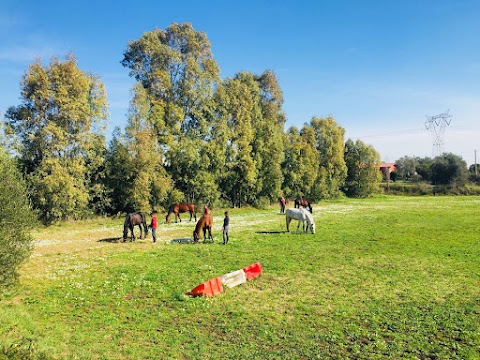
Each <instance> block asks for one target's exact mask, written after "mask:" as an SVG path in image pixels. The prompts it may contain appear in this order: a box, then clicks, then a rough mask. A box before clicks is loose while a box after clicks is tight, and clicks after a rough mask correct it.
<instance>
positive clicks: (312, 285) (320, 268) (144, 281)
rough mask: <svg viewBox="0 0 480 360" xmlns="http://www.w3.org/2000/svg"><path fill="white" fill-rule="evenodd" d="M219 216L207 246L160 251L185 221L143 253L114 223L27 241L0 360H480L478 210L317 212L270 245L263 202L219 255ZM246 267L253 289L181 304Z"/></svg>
mask: <svg viewBox="0 0 480 360" xmlns="http://www.w3.org/2000/svg"><path fill="white" fill-rule="evenodd" d="M223 211H224V209H218V210H216V211H214V224H215V225H214V237H215V239H216V242H215V243H213V244H212V243H209V244H202V243H200V244H189V243H187V244H185V243H178V242H176V241H172V240H174V239H181V238H185V237H191V234H192V231H193V227H194V223H193V222H191V223H189V222H188V218H187V217H185V218H186V219H187V221H185V220H184V221H183V222H182V223H181V224H175V223H173V224H169V225H165V224H161V225H160V226H159V229H158V230H157V232H158V237H159V239H160V241H159V243H157V244H153V243H152V242H151V238H148V239H147V240H139V241H138V240H137V242H135V243H119V242H116V241H115V240H116V239H118V238H119V237H120V236H121V234H122V220H121V219H116V220H112V219H96V220H91V221H82V222H78V223H74V222H71V223H65V224H62V225H61V226H52V227H49V228H42V229H37V230H36V231H35V232H34V233H33V236H34V238H35V251H34V254H33V256H32V258H31V259H30V260H29V262H27V263H26V264H25V265H24V266H23V267H22V269H21V279H20V280H21V286H20V288H19V289H18V291H17V292H16V293H15V294H12V295H11V296H9V297H8V298H6V299H3V300H2V301H0V359H2V358H18V359H26V358H31V359H200V358H201V359H479V358H480V241H479V239H480V236H479V235H480V222H479V220H480V198H478V197H380V198H374V199H366V200H351V199H345V200H338V201H329V202H322V203H320V204H316V205H314V213H313V215H314V218H315V222H316V228H317V231H316V233H315V235H312V234H307V235H305V234H296V233H285V218H284V216H282V215H280V214H279V213H278V207H276V206H275V207H272V208H271V209H266V210H256V209H231V210H230V211H231V227H230V234H231V235H230V243H229V244H228V245H227V246H224V245H222V243H221V242H222V241H221V225H222V219H223V216H222V215H223ZM159 215H160V214H159ZM159 220H163V218H162V215H160V216H159ZM161 222H162V221H161ZM292 225H294V226H293V229H295V228H296V224H294V223H292ZM254 262H260V263H261V264H262V266H263V274H262V275H261V276H260V277H258V278H256V279H254V280H251V281H249V282H247V283H245V284H242V285H239V286H237V287H234V288H231V289H229V288H227V289H225V290H224V292H223V293H221V294H218V295H217V296H215V297H211V298H204V297H197V298H192V297H189V296H186V295H185V294H184V293H185V292H186V291H189V290H191V289H192V288H194V287H195V286H197V285H198V284H200V283H203V282H205V281H207V280H209V279H212V278H214V277H217V276H221V275H223V274H225V273H228V272H231V271H234V270H238V269H240V268H243V267H245V266H247V265H250V264H252V263H254Z"/></svg>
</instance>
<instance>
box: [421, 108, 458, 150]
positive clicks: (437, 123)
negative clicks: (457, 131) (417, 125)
mask: <svg viewBox="0 0 480 360" xmlns="http://www.w3.org/2000/svg"><path fill="white" fill-rule="evenodd" d="M449 111H450V109H448V110H447V111H446V112H444V113H441V114H438V115H434V116H428V115H427V121H425V127H426V128H427V130H430V131H431V133H432V135H433V150H432V155H433V157H435V156H438V155H441V154H443V152H444V145H445V143H444V141H443V135H444V134H445V128H446V127H447V126H448V125H450V123H451V122H452V118H453V115H450V114H449V113H448V112H449Z"/></svg>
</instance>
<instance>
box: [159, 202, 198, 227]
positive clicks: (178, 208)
mask: <svg viewBox="0 0 480 360" xmlns="http://www.w3.org/2000/svg"><path fill="white" fill-rule="evenodd" d="M187 211H188V212H189V213H190V221H192V216H194V217H195V221H197V212H196V211H195V205H194V204H192V203H175V204H172V205H171V206H170V207H169V208H168V213H167V217H166V218H165V222H166V223H167V224H168V223H169V222H170V215H171V214H172V213H174V214H175V222H177V219H178V220H180V222H182V219H181V218H180V213H185V212H187Z"/></svg>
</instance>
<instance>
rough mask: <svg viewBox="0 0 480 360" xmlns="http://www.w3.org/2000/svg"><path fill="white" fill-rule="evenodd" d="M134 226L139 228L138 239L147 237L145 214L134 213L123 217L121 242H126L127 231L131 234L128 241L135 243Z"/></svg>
mask: <svg viewBox="0 0 480 360" xmlns="http://www.w3.org/2000/svg"><path fill="white" fill-rule="evenodd" d="M134 226H138V227H139V228H140V239H144V238H145V237H147V234H148V228H147V219H146V217H145V214H144V213H143V212H134V213H130V214H127V216H125V223H124V224H123V242H125V241H127V237H128V230H129V229H130V232H131V234H132V237H131V238H130V241H135V233H134V232H133V227H134ZM142 235H143V236H142Z"/></svg>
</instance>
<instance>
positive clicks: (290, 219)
mask: <svg viewBox="0 0 480 360" xmlns="http://www.w3.org/2000/svg"><path fill="white" fill-rule="evenodd" d="M285 220H286V223H287V232H290V228H289V225H290V221H292V218H290V217H288V216H287V217H286V218H285Z"/></svg>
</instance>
